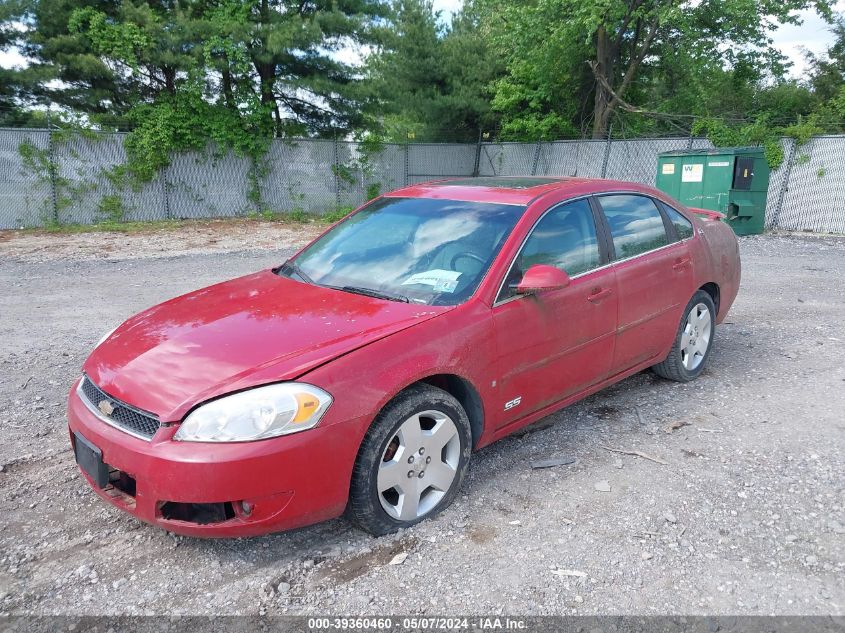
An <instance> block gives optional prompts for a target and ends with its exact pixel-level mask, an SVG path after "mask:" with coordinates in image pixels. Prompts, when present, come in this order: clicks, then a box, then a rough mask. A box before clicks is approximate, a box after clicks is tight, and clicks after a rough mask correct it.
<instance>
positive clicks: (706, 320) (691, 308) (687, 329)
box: [653, 290, 716, 382]
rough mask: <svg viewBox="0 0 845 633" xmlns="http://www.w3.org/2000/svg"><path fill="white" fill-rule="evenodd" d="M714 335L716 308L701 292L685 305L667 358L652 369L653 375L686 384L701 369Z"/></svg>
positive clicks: (707, 296) (711, 300)
mask: <svg viewBox="0 0 845 633" xmlns="http://www.w3.org/2000/svg"><path fill="white" fill-rule="evenodd" d="M715 332H716V306H715V305H714V304H713V299H712V298H711V297H710V295H709V294H707V293H706V292H704V291H703V290H699V291H698V292H696V293H695V294H694V295H693V297H692V299H690V302H689V303H688V304H687V307H686V310H684V315H683V317H681V324H680V326H679V327H678V332H677V334H676V335H675V342H674V344H673V345H672V350H671V351H670V352H669V356H667V357H666V360H664V361H663V362H662V363H658V364H657V365H655V366H654V367H653V369H654V373H656V374H657V375H658V376H661V377H663V378H668V379H669V380H675V381H677V382H689V381H690V380H694V379H695V378H697V377H698V375H699V374H700V373H701V372H702V371H703V370H704V365H705V363H706V362H707V357H708V356H709V355H710V349H711V348H712V347H713V335H714V334H715Z"/></svg>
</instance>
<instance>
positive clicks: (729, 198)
mask: <svg viewBox="0 0 845 633" xmlns="http://www.w3.org/2000/svg"><path fill="white" fill-rule="evenodd" d="M657 188H658V189H660V190H661V191H663V192H665V193H667V194H669V195H670V196H672V197H673V198H675V199H676V200H679V201H680V202H682V203H684V204H685V205H687V206H690V207H696V208H699V209H710V210H711V211H719V212H720V213H724V214H725V222H727V223H728V224H730V225H731V227H732V228H733V230H734V232H735V233H736V234H737V235H753V234H756V233H762V232H763V226H764V223H765V217H766V196H767V194H768V191H769V165H768V163H766V158H765V156H764V155H763V149H762V148H760V147H730V148H721V149H703V150H691V151H683V150H678V151H673V152H663V153H661V154H660V155H659V156H658V158H657Z"/></svg>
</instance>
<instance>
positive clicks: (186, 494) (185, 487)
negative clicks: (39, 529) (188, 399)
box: [68, 385, 364, 537]
mask: <svg viewBox="0 0 845 633" xmlns="http://www.w3.org/2000/svg"><path fill="white" fill-rule="evenodd" d="M76 387H77V385H74V387H73V389H72V390H71V392H70V397H69V400H68V427H69V431H70V438H71V443H73V442H75V438H74V433H79V434H80V435H82V436H83V437H84V438H85V439H86V440H88V442H89V443H91V444H93V445H94V446H95V447H96V448H98V449H99V450H100V451H102V458H103V462H105V463H106V464H108V466H109V467H110V468H111V469H112V470H114V471H119V472H120V473H122V474H124V475H126V476H128V477H129V478H131V480H134V481H133V485H132V486H131V488H130V487H127V486H125V485H120V484H117V485H112V484H109V485H106V486H105V487H104V488H100V487H99V486H97V484H96V483H95V482H94V481H93V480H92V479H91V477H90V476H88V474H87V473H85V472H84V471H82V470H81V469H80V472H82V474H83V476H85V478H86V479H87V480H88V483H89V484H91V486H92V488H93V489H94V491H95V492H97V494H99V495H100V497H102V498H103V499H105V500H106V501H108V502H109V503H111V504H112V505H114V506H115V507H118V508H120V509H121V510H124V511H125V512H128V513H129V514H131V515H132V516H134V517H137V518H138V519H141V520H142V521H146V522H147V523H151V524H153V525H157V526H158V527H161V528H164V529H166V530H168V531H171V532H175V533H177V534H184V535H187V536H199V537H237V536H254V535H258V534H266V533H269V532H277V531H281V530H288V529H293V528H297V527H302V526H305V525H310V524H312V523H317V522H320V521H324V520H327V519H331V518H333V517H336V516H339V515H340V514H341V513H342V512H343V510H344V508H345V507H346V502H347V498H348V494H349V481H350V477H351V474H352V467H353V465H354V462H355V456H356V453H357V449H358V446H359V444H360V440H361V437H362V435H361V434H362V433H363V430H362V429H363V428H364V425H363V423H362V422H363V421H350V422H343V423H337V424H326V425H324V424H323V423H322V422H321V424H320V425H319V426H318V427H317V428H314V429H311V430H309V431H303V432H301V433H295V434H292V435H288V436H282V437H278V438H273V439H268V440H261V441H256V442H240V443H219V444H214V443H200V442H179V441H174V440H173V439H172V438H173V435H174V434H175V433H176V429H177V428H178V427H177V426H162V427H161V428H160V429H159V430H158V431H157V432H156V434H155V435H154V436H153V438H152V440H151V441H146V440H143V439H139V438H137V437H134V436H132V435H129V434H128V433H125V432H123V431H121V430H119V429H117V428H114V427H112V426H109V425H108V424H105V423H104V422H103V421H101V420H99V419H98V418H97V417H96V416H94V415H93V414H92V413H91V411H90V410H89V409H88V408H87V407H86V406H85V404H84V403H83V402H82V401H81V400H80V398H79V396H78V395H77V390H76ZM323 422H326V420H325V418H324V420H323ZM113 474H114V473H113ZM127 490H128V492H127ZM244 501H246V502H247V508H249V509H250V511H249V513H248V514H247V513H246V512H244V510H243V505H242V503H243V502H244ZM168 503H169V504H171V505H169V506H167V505H166V504H168ZM177 504H178V505H182V504H188V506H190V504H230V505H227V506H226V507H228V508H231V509H232V512H230V513H228V516H227V517H226V518H224V519H221V520H213V521H211V522H207V521H208V519H207V517H206V518H205V519H203V520H202V522H197V521H195V520H184V519H182V518H178V519H177V518H173V517H172V516H168V509H169V508H172V507H174V505H177ZM188 506H186V507H188ZM170 514H171V515H172V514H173V513H170Z"/></svg>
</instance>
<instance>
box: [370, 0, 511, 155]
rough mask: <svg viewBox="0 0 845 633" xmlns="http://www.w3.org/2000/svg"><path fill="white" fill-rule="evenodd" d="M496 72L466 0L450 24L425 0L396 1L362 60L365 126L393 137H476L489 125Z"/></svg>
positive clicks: (499, 68) (500, 67)
mask: <svg viewBox="0 0 845 633" xmlns="http://www.w3.org/2000/svg"><path fill="white" fill-rule="evenodd" d="M503 72H504V66H503V64H501V63H500V62H499V61H498V60H497V58H496V57H495V56H494V55H492V54H491V51H490V49H489V46H488V43H487V39H486V38H485V37H484V34H483V33H482V32H481V30H480V25H479V19H478V15H477V13H476V12H475V10H474V6H473V4H472V3H471V2H470V3H467V5H466V6H465V7H464V9H463V11H461V12H460V13H459V14H457V15H456V16H455V17H454V18H453V21H452V24H451V26H450V27H447V26H445V25H444V24H443V21H442V15H441V14H440V13H439V12H437V13H435V12H434V11H433V9H432V5H431V2H430V1H429V0H399V1H398V2H397V3H396V4H395V5H394V12H393V16H392V19H391V22H390V24H389V25H388V27H387V28H386V29H385V37H384V40H383V44H382V46H381V47H379V48H378V50H376V51H374V53H373V54H372V55H370V57H369V58H368V60H367V79H368V92H369V95H370V105H369V112H370V127H371V128H373V129H374V130H375V131H377V132H379V133H381V134H383V135H385V136H386V137H387V138H389V139H393V140H406V139H407V138H408V135H411V136H413V138H415V139H418V140H424V139H429V140H440V141H469V140H472V141H474V140H476V138H477V136H478V133H479V130H482V129H484V128H487V129H490V128H492V127H494V126H495V125H496V123H495V121H496V117H495V115H493V113H492V111H491V108H490V97H491V95H490V93H489V86H490V84H491V82H492V80H493V79H494V78H495V77H497V76H499V75H501V74H502V73H503Z"/></svg>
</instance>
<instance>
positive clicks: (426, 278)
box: [402, 268, 461, 292]
mask: <svg viewBox="0 0 845 633" xmlns="http://www.w3.org/2000/svg"><path fill="white" fill-rule="evenodd" d="M460 276H461V273H459V272H457V271H454V270H443V269H442V268H435V269H434V270H427V271H425V272H424V273H415V274H413V275H411V276H410V277H408V278H407V279H406V280H405V281H403V282H402V285H403V286H409V285H412V284H420V285H422V286H432V287H433V288H434V289H435V290H436V291H437V292H454V291H455V287H457V285H458V277H460ZM447 282H448V283H454V286H452V289H451V290H446V289H445V288H447V287H448V286H443V285H442V284H446V283H447ZM438 285H440V288H439V289H438Z"/></svg>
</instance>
